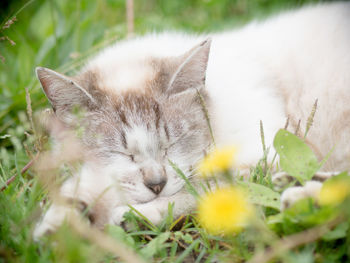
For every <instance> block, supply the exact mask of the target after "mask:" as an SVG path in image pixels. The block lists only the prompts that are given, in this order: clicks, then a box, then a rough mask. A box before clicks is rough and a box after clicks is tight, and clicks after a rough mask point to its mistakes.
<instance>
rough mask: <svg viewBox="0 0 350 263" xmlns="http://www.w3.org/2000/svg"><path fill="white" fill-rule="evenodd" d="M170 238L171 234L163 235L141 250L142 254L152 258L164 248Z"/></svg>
mask: <svg viewBox="0 0 350 263" xmlns="http://www.w3.org/2000/svg"><path fill="white" fill-rule="evenodd" d="M169 237H170V232H165V233H161V234H160V235H159V236H157V237H156V238H155V239H153V240H152V241H151V242H149V243H148V244H147V246H146V247H144V248H143V249H141V254H142V255H144V256H145V257H147V258H151V257H152V256H153V255H155V254H156V253H157V252H158V251H159V250H160V249H162V248H163V247H164V246H163V244H164V243H165V241H167V240H168V238H169Z"/></svg>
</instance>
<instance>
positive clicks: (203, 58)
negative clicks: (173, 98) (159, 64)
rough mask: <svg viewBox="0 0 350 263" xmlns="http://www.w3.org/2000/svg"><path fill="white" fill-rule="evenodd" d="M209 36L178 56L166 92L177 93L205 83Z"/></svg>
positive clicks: (202, 85) (197, 87) (200, 86)
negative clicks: (176, 64)
mask: <svg viewBox="0 0 350 263" xmlns="http://www.w3.org/2000/svg"><path fill="white" fill-rule="evenodd" d="M210 45H211V38H208V39H207V40H205V41H203V42H201V43H200V44H199V45H197V46H195V47H193V48H192V49H191V50H190V51H188V52H186V53H185V54H184V55H183V56H181V58H180V63H179V66H178V67H177V69H176V71H175V73H174V74H173V76H172V77H171V79H170V81H169V84H168V89H167V92H168V93H170V94H178V93H181V92H183V91H187V90H189V89H200V88H202V87H204V85H205V75H206V70H207V64H208V58H209V51H210Z"/></svg>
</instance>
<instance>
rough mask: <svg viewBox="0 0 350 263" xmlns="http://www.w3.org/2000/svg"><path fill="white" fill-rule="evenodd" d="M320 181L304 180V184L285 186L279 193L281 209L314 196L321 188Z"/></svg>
mask: <svg viewBox="0 0 350 263" xmlns="http://www.w3.org/2000/svg"><path fill="white" fill-rule="evenodd" d="M322 185H323V184H322V183H320V182H317V181H309V182H306V184H305V185H304V186H294V187H289V188H287V189H286V190H285V191H284V192H283V193H282V195H281V210H285V209H287V208H288V207H290V206H291V205H293V204H294V203H295V202H297V201H299V200H301V199H303V198H306V197H312V198H316V197H317V196H318V194H319V192H320V190H321V188H322Z"/></svg>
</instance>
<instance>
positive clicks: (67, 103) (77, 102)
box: [36, 67, 96, 119]
mask: <svg viewBox="0 0 350 263" xmlns="http://www.w3.org/2000/svg"><path fill="white" fill-rule="evenodd" d="M36 75H37V77H38V79H39V81H40V83H41V86H42V88H43V91H44V92H45V94H46V96H47V98H48V100H49V101H50V103H51V105H52V108H53V110H54V111H55V113H56V115H57V116H58V117H61V118H62V117H63V119H65V115H67V113H70V112H71V111H72V109H73V108H74V107H81V108H89V107H91V106H93V105H95V104H96V102H95V100H94V99H93V97H92V96H91V95H90V94H89V93H88V92H87V91H86V90H85V89H84V88H83V87H81V86H80V85H79V84H78V83H77V82H76V81H74V80H73V79H71V78H70V77H67V76H65V75H63V74H60V73H58V72H56V71H53V70H51V69H48V68H42V67H37V68H36Z"/></svg>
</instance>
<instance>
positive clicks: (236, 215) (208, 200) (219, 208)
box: [198, 187, 253, 234]
mask: <svg viewBox="0 0 350 263" xmlns="http://www.w3.org/2000/svg"><path fill="white" fill-rule="evenodd" d="M252 214H253V207H252V205H251V204H250V203H249V202H248V201H247V199H246V195H245V193H244V192H243V191H242V190H241V189H239V188H236V187H228V188H221V189H218V190H216V191H215V192H212V193H209V194H207V195H205V196H204V197H202V198H201V200H200V202H199V205H198V220H199V222H200V223H201V225H202V226H203V227H204V228H205V229H207V230H208V232H210V233H213V234H220V233H226V234H229V233H235V232H239V231H240V230H241V229H242V228H243V227H244V226H245V225H247V224H248V223H249V219H250V218H251V216H252Z"/></svg>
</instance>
